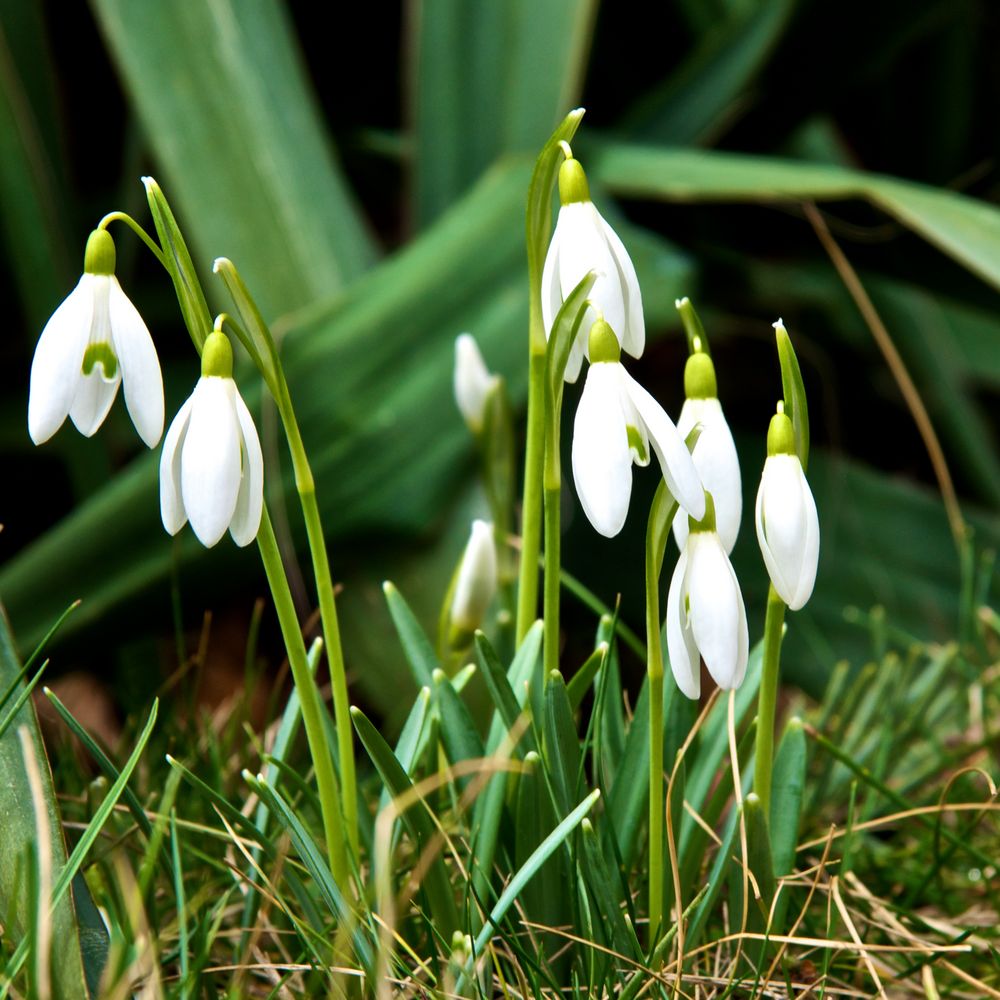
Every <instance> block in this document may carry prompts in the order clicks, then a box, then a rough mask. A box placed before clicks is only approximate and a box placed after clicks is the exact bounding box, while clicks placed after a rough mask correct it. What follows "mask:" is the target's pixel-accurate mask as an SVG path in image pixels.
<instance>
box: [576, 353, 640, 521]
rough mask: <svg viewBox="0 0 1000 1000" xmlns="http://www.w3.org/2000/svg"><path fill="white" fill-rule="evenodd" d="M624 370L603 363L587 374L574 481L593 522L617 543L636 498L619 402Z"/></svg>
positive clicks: (579, 415) (580, 408) (579, 411)
mask: <svg viewBox="0 0 1000 1000" xmlns="http://www.w3.org/2000/svg"><path fill="white" fill-rule="evenodd" d="M620 370H621V366H620V365H619V364H617V363H613V362H599V363H598V364H594V365H591V366H590V368H589V369H588V371H587V381H586V383H585V384H584V387H583V395H582V396H581V397H580V405H579V406H578V407H577V410H576V418H575V420H574V423H573V481H574V483H575V484H576V493H577V496H578V497H579V498H580V503H581V505H582V506H583V509H584V511H585V513H586V515H587V517H588V519H589V520H590V523H591V524H592V525H593V526H594V527H595V528H596V529H597V531H599V532H600V533H601V534H602V535H605V536H606V537H608V538H613V537H614V536H615V535H617V534H618V532H619V531H621V529H622V526H623V525H624V524H625V516H626V514H627V513H628V502H629V497H630V496H631V495H632V458H631V455H630V453H629V446H628V435H627V433H626V431H625V421H624V419H623V417H622V408H621V403H620V401H619V393H620V388H619V387H620V380H619V372H620Z"/></svg>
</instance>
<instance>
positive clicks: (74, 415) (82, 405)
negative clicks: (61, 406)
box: [69, 365, 122, 437]
mask: <svg viewBox="0 0 1000 1000" xmlns="http://www.w3.org/2000/svg"><path fill="white" fill-rule="evenodd" d="M102 371H103V369H102V368H101V366H100V365H95V366H94V367H93V369H91V372H90V374H89V375H83V374H81V375H80V378H79V379H78V381H77V383H76V392H75V393H74V394H73V401H72V402H71V403H70V405H69V418H70V420H72V421H73V423H74V425H75V426H76V429H77V430H78V431H79V432H80V433H81V434H82V435H83V436H84V437H92V436H93V435H94V434H96V433H97V429H98V428H99V427H100V426H101V424H103V423H104V418H105V417H106V416H107V415H108V411H109V410H110V409H111V406H112V404H113V403H114V401H115V396H116V395H117V394H118V386H119V385H120V383H121V380H122V379H121V368H120V367H119V369H118V370H117V372H116V373H115V377H114V378H113V379H106V378H104V376H103V375H102V374H101V372H102Z"/></svg>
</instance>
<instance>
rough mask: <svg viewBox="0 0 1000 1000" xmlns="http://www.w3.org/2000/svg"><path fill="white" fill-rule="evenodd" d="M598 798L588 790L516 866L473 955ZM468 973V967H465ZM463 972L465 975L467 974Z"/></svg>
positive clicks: (476, 954) (598, 793)
mask: <svg viewBox="0 0 1000 1000" xmlns="http://www.w3.org/2000/svg"><path fill="white" fill-rule="evenodd" d="M600 797H601V793H600V791H599V790H595V791H593V792H591V793H590V794H589V795H588V796H587V797H586V798H585V799H584V800H583V801H582V802H581V803H580V804H579V805H578V806H577V807H576V808H575V809H574V810H573V811H572V812H571V813H570V814H569V815H568V816H567V817H566V818H565V819H564V820H563V821H562V822H561V823H560V824H559V825H558V826H557V827H556V828H555V829H554V830H553V831H552V832H551V833H550V834H549V835H548V836H547V837H546V838H545V839H544V840H543V841H542V842H541V843H540V844H539V845H538V847H537V848H535V850H534V851H533V852H532V854H531V857H529V858H528V860H527V861H526V862H525V863H524V864H523V865H522V866H521V868H519V869H518V871H517V872H516V874H515V875H514V877H513V878H512V879H511V880H510V882H508V883H507V887H506V888H505V889H504V891H503V892H502V893H501V894H500V898H499V899H498V900H497V902H496V905H495V906H494V907H493V909H492V910H491V911H490V916H489V920H488V921H487V924H486V926H485V927H484V928H483V929H482V931H480V933H479V936H478V937H477V938H476V942H475V945H474V946H473V956H478V955H481V954H482V953H483V950H484V949H485V947H486V945H487V942H488V941H489V940H490V938H491V937H492V936H493V932H494V929H495V928H499V926H500V923H501V922H502V921H503V919H504V917H505V916H506V915H507V911H508V910H509V909H510V908H511V906H513V905H514V903H515V901H516V900H517V898H518V896H520V894H521V891H522V890H523V889H524V887H525V886H526V885H527V884H528V883H529V882H530V881H531V879H532V878H533V877H534V875H535V873H536V872H537V871H538V869H539V868H541V867H542V865H544V864H545V862H546V861H547V860H548V859H549V858H550V857H551V856H552V854H553V853H554V852H555V851H556V850H557V849H558V848H559V847H560V846H561V845H562V844H563V842H564V841H565V840H566V838H567V837H568V836H569V835H570V834H571V833H572V832H573V831H574V830H575V829H576V828H577V826H579V825H580V823H581V821H582V820H583V818H584V817H585V816H586V815H587V813H589V812H590V810H591V809H592V808H593V806H594V803H595V802H597V800H598V799H599V798H600ZM467 972H468V970H467ZM467 972H466V974H467ZM460 988H461V981H460V983H459V984H458V985H457V986H456V991H457V990H458V989H460Z"/></svg>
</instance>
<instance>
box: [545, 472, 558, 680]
mask: <svg viewBox="0 0 1000 1000" xmlns="http://www.w3.org/2000/svg"><path fill="white" fill-rule="evenodd" d="M559 498H560V489H559V487H558V486H556V487H555V488H550V487H549V485H548V483H546V486H545V585H544V590H543V593H542V617H543V620H544V622H545V631H544V633H543V637H542V662H543V663H544V664H545V679H546V681H547V680H548V678H549V675H550V674H551V672H552V671H553V670H558V669H559V595H560V592H561V590H560V586H559V559H560V555H559Z"/></svg>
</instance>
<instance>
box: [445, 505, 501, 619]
mask: <svg viewBox="0 0 1000 1000" xmlns="http://www.w3.org/2000/svg"><path fill="white" fill-rule="evenodd" d="M496 589H497V550H496V544H495V542H494V541H493V525H492V524H490V523H489V522H487V521H479V520H476V521H473V522H472V532H471V534H470V535H469V541H468V542H467V543H466V546H465V551H464V552H463V553H462V561H461V563H460V564H459V567H458V577H457V579H456V581H455V592H454V594H453V596H452V600H451V625H452V630H453V632H454V633H458V634H460V635H466V636H467V635H471V633H473V632H474V631H475V630H476V629H477V628H479V626H480V624H481V623H482V620H483V617H484V616H485V614H486V609H487V608H488V607H489V606H490V601H492V600H493V594H494V593H495V592H496Z"/></svg>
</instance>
